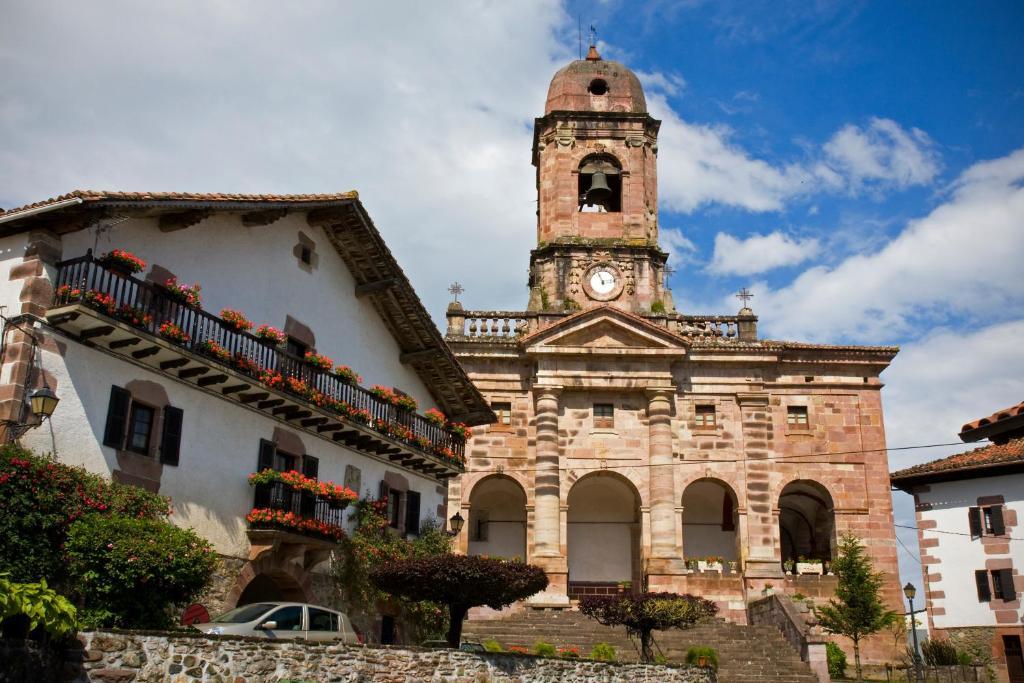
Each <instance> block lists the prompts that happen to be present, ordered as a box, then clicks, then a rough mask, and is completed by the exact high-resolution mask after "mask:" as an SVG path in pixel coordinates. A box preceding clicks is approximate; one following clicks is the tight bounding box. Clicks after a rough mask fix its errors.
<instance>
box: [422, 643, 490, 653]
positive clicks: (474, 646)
mask: <svg viewBox="0 0 1024 683" xmlns="http://www.w3.org/2000/svg"><path fill="white" fill-rule="evenodd" d="M420 647H431V648H442V647H444V648H446V647H448V641H447V640H424V641H423V643H422V644H421V645H420ZM459 649H460V650H462V651H463V652H487V649H486V648H485V647H484V646H483V644H482V643H478V642H475V641H472V640H464V641H462V643H461V644H460V645H459Z"/></svg>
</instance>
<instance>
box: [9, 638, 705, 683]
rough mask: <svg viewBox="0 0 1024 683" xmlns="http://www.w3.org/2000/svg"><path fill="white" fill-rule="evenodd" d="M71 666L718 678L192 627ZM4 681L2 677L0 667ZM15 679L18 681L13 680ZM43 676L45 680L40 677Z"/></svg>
mask: <svg viewBox="0 0 1024 683" xmlns="http://www.w3.org/2000/svg"><path fill="white" fill-rule="evenodd" d="M79 640H80V642H81V648H82V649H80V650H72V651H70V653H69V654H70V655H71V657H70V658H71V659H72V660H74V661H72V662H70V663H69V666H67V667H66V672H67V676H66V677H65V678H64V680H65V681H74V682H75V683H86V682H91V683H122V682H123V683H128V682H129V681H132V682H137V683H143V682H149V681H152V682H153V683H163V682H165V681H168V682H171V683H192V682H193V681H196V682H198V681H210V682H213V681H231V682H232V683H256V682H258V681H272V680H273V681H277V680H285V679H297V680H302V681H308V682H314V681H316V682H319V681H370V680H372V681H380V682H382V683H399V682H402V683H405V682H410V683H412V682H414V681H416V682H418V681H438V682H441V681H446V682H447V681H451V682H453V683H454V682H456V681H458V682H460V683H461V682H462V681H473V682H474V683H485V682H488V681H606V682H608V683H617V682H619V681H621V682H622V683H628V682H630V681H637V680H659V681H665V682H666V683H714V682H715V680H716V677H715V674H714V671H713V670H711V669H707V668H698V667H667V666H648V665H640V664H608V663H601V662H594V661H588V660H571V659H551V658H541V657H532V656H525V655H512V654H493V653H481V654H471V653H465V652H458V651H452V650H404V649H397V648H387V647H352V646H346V645H336V644H331V645H328V644H310V643H305V642H288V641H268V640H258V639H254V638H206V637H199V636H188V635H176V636H171V635H162V634H141V633H140V634H133V633H106V632H97V633H83V634H81V636H79ZM0 681H3V677H2V674H0ZM12 683H13V682H12ZM40 683H47V682H46V681H40Z"/></svg>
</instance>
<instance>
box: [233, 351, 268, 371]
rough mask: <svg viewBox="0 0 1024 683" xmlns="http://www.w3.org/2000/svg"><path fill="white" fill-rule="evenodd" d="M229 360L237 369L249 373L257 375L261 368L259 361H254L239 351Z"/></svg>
mask: <svg viewBox="0 0 1024 683" xmlns="http://www.w3.org/2000/svg"><path fill="white" fill-rule="evenodd" d="M231 362H232V364H233V365H234V366H235V368H236V369H237V370H238V371H240V372H244V373H246V374H249V375H259V374H260V371H261V370H262V368H260V366H259V363H257V362H256V361H254V360H253V359H252V358H249V356H245V355H242V354H241V353H236V354H235V357H234V359H233V360H232V361H231Z"/></svg>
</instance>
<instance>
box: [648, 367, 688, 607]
mask: <svg viewBox="0 0 1024 683" xmlns="http://www.w3.org/2000/svg"><path fill="white" fill-rule="evenodd" d="M673 396H675V389H672V388H671V387H667V388H657V389H648V390H647V420H648V426H649V429H650V457H649V462H650V466H649V471H650V482H649V486H650V488H649V494H650V509H651V556H650V558H649V559H648V561H647V573H648V576H649V578H648V580H649V582H650V583H651V584H652V588H651V590H660V589H669V588H670V587H671V585H672V579H671V578H670V577H671V576H672V575H677V574H682V573H683V563H682V559H681V558H682V550H681V548H680V547H679V546H678V545H677V544H676V526H677V520H676V514H675V512H676V487H675V474H674V472H673V460H672V417H671V416H672V397H673Z"/></svg>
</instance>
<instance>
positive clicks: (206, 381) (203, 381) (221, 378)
mask: <svg viewBox="0 0 1024 683" xmlns="http://www.w3.org/2000/svg"><path fill="white" fill-rule="evenodd" d="M227 381H228V376H227V375H223V374H221V375H210V376H209V377H200V378H199V381H198V382H196V384H198V385H199V386H201V387H208V386H210V385H211V384H223V383H224V382H227Z"/></svg>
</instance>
